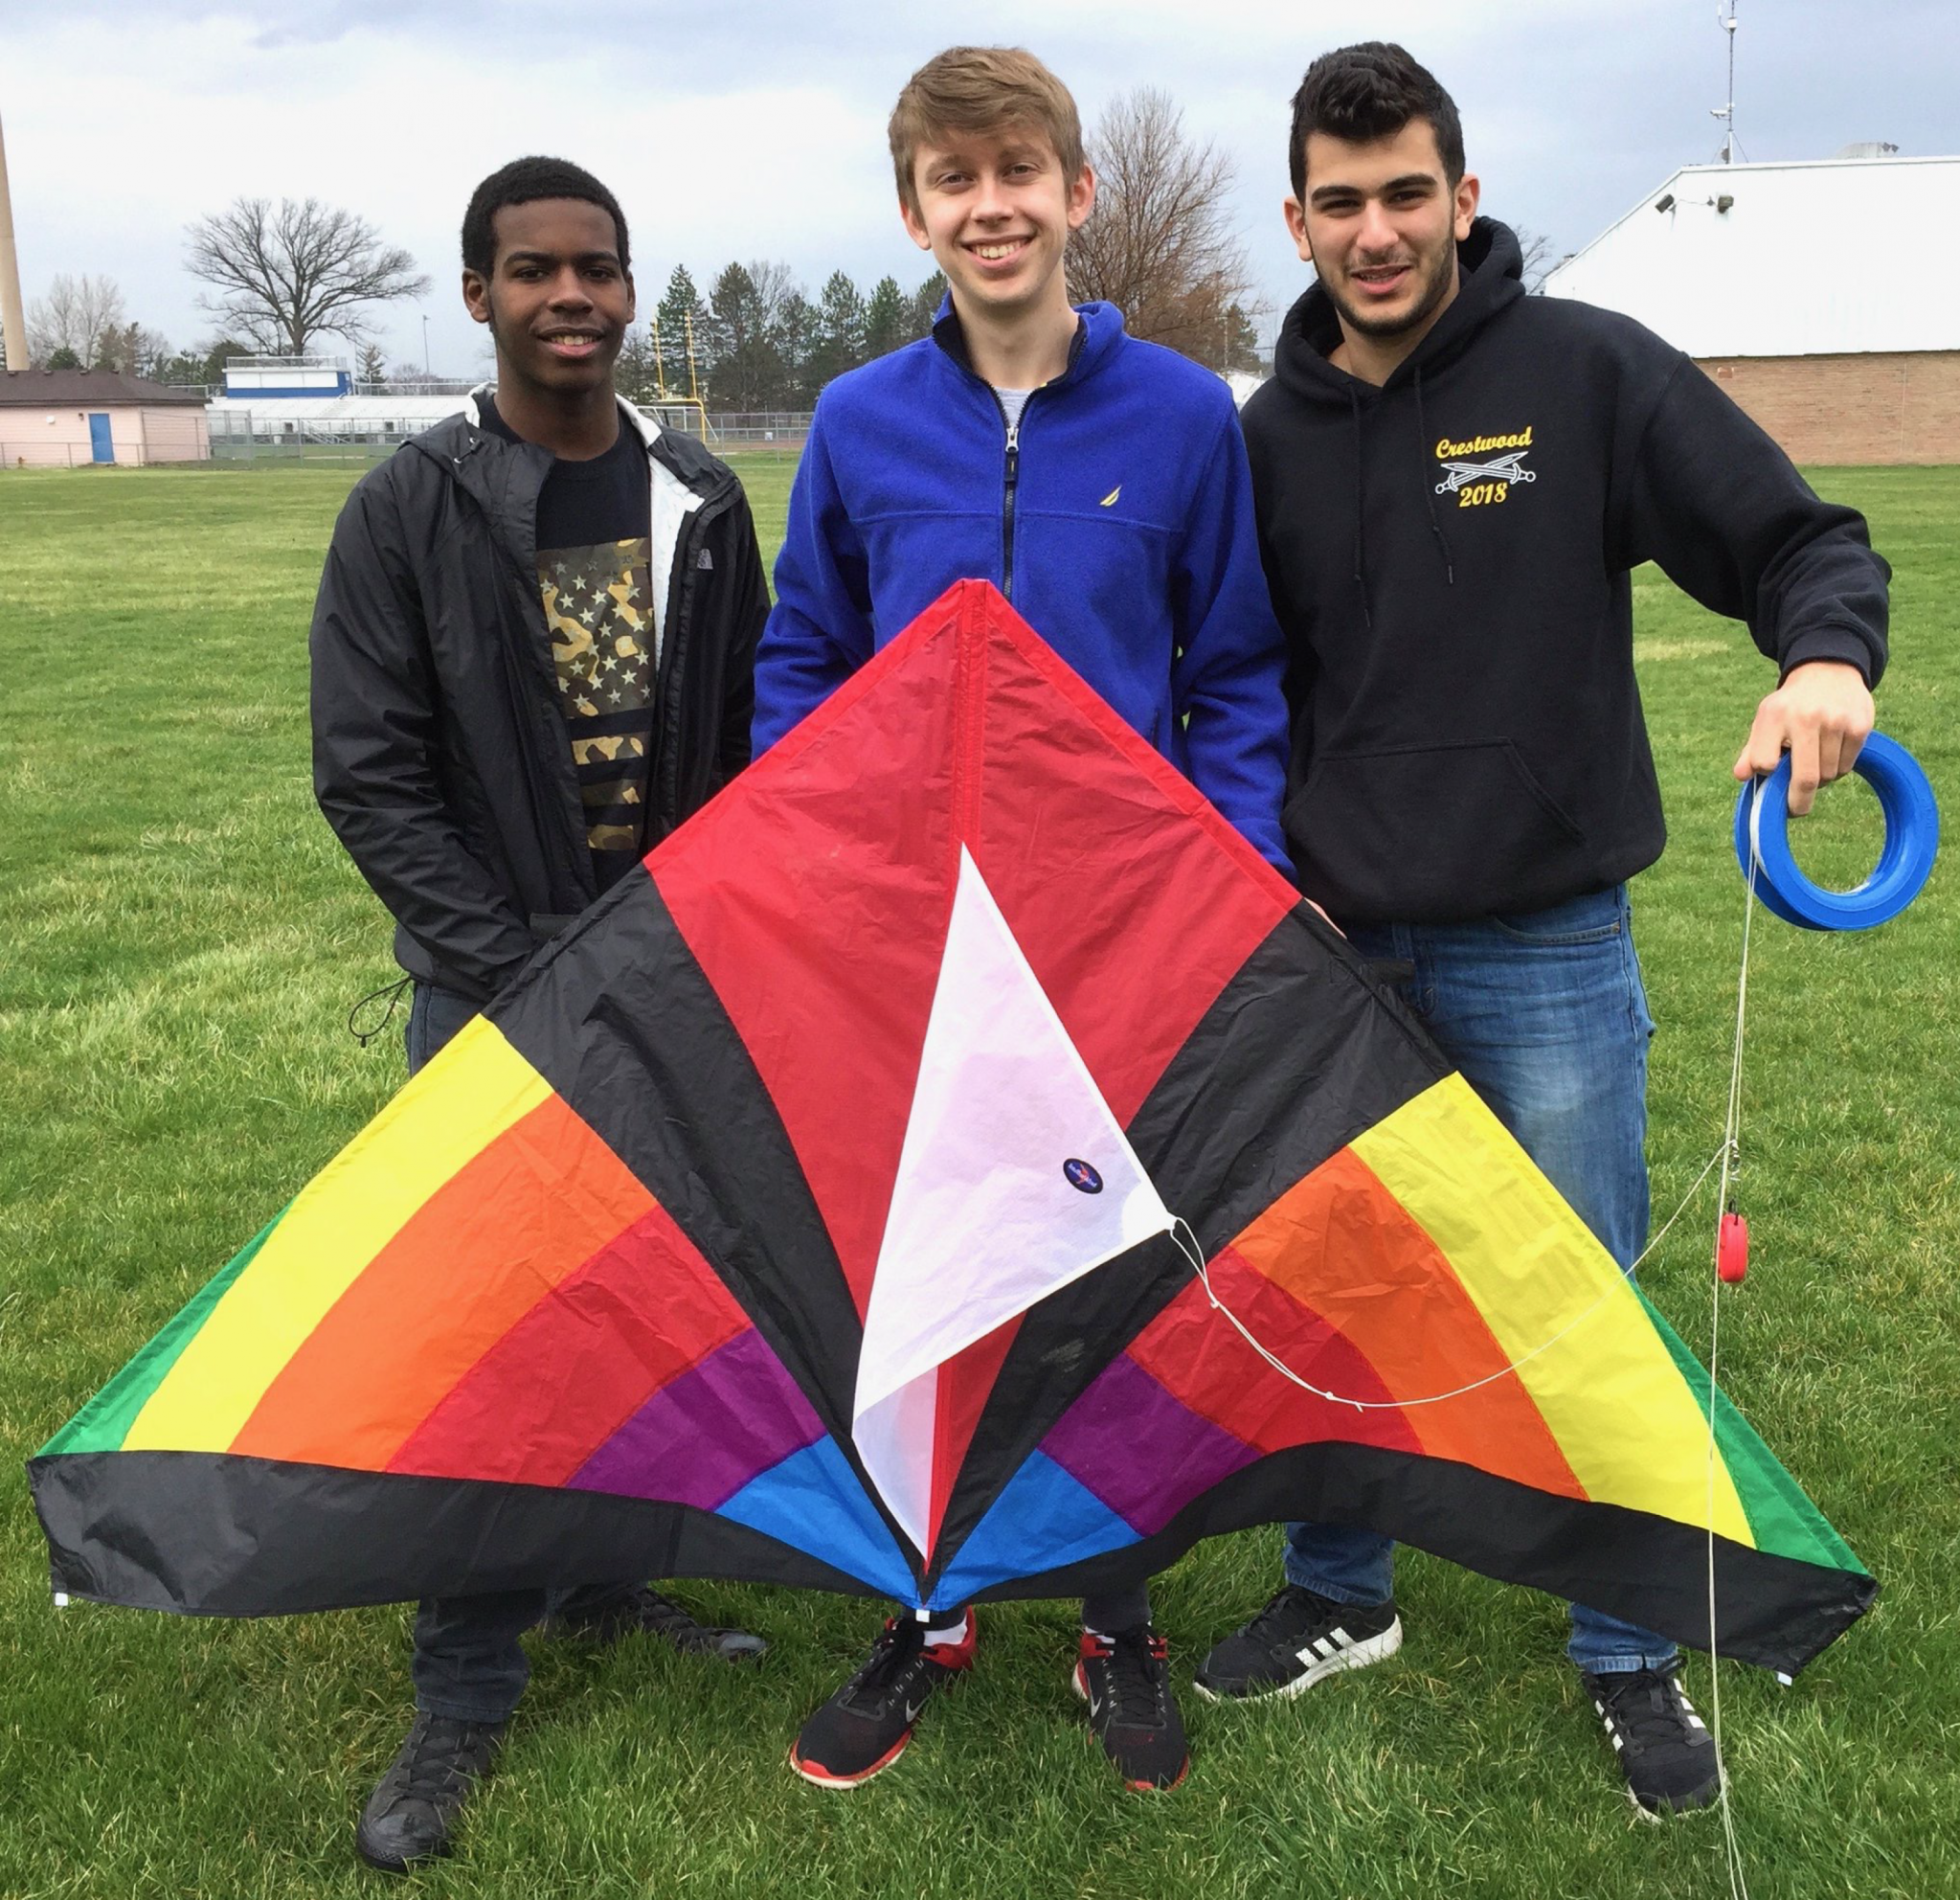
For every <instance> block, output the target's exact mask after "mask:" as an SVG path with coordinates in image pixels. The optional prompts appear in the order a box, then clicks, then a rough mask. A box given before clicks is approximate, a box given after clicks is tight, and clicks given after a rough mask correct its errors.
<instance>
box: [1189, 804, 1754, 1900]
mask: <svg viewBox="0 0 1960 1900" xmlns="http://www.w3.org/2000/svg"><path fill="white" fill-rule="evenodd" d="M1761 797H1762V781H1761V780H1757V782H1756V788H1755V799H1754V802H1753V803H1752V804H1751V807H1750V813H1749V826H1750V845H1751V849H1750V853H1749V867H1748V875H1747V878H1746V884H1745V889H1744V893H1743V940H1742V956H1741V960H1740V967H1739V969H1738V971H1737V976H1736V996H1735V1039H1734V1044H1733V1048H1732V1050H1731V1054H1730V1063H1729V1075H1728V1102H1727V1106H1726V1110H1725V1113H1724V1115H1723V1129H1722V1145H1721V1146H1720V1147H1719V1148H1718V1149H1717V1150H1716V1151H1715V1153H1714V1154H1712V1155H1711V1156H1709V1158H1708V1159H1707V1161H1705V1162H1704V1163H1703V1164H1702V1165H1701V1172H1700V1173H1699V1174H1697V1175H1696V1176H1695V1178H1694V1180H1693V1181H1692V1182H1691V1183H1690V1184H1689V1186H1688V1190H1687V1192H1686V1193H1685V1194H1683V1195H1682V1196H1681V1198H1680V1201H1679V1203H1678V1205H1677V1206H1676V1208H1675V1210H1674V1211H1673V1212H1672V1213H1671V1214H1669V1215H1668V1217H1667V1219H1666V1220H1665V1221H1663V1222H1662V1223H1661V1227H1660V1231H1659V1233H1656V1234H1655V1235H1654V1236H1653V1238H1652V1239H1650V1240H1649V1241H1648V1243H1647V1245H1646V1246H1645V1247H1643V1248H1642V1249H1641V1250H1640V1252H1639V1254H1638V1255H1635V1256H1634V1258H1633V1261H1632V1263H1631V1264H1630V1265H1628V1266H1627V1267H1626V1268H1625V1269H1624V1270H1623V1275H1624V1277H1625V1278H1632V1277H1633V1275H1634V1274H1635V1273H1636V1272H1637V1271H1638V1270H1639V1268H1640V1266H1641V1264H1642V1262H1644V1261H1645V1260H1646V1258H1647V1257H1648V1255H1650V1254H1653V1253H1654V1252H1655V1251H1656V1249H1657V1248H1658V1247H1659V1246H1660V1243H1661V1242H1662V1241H1663V1240H1665V1239H1666V1238H1667V1235H1668V1231H1669V1230H1670V1229H1671V1228H1672V1227H1673V1226H1674V1224H1675V1223H1676V1222H1677V1221H1678V1220H1679V1219H1680V1217H1681V1216H1682V1214H1684V1213H1686V1212H1687V1210H1688V1208H1689V1207H1690V1205H1691V1204H1692V1203H1693V1202H1694V1200H1695V1198H1696V1196H1697V1195H1699V1194H1700V1193H1701V1187H1702V1184H1703V1183H1704V1182H1705V1181H1706V1180H1707V1179H1708V1177H1709V1175H1710V1174H1712V1173H1714V1172H1715V1170H1716V1169H1717V1168H1718V1167H1719V1168H1720V1169H1721V1181H1720V1188H1719V1192H1718V1195H1717V1203H1716V1247H1715V1250H1714V1252H1713V1253H1712V1254H1711V1256H1710V1262H1709V1283H1710V1287H1711V1289H1712V1290H1711V1293H1710V1301H1709V1304H1710V1315H1709V1323H1708V1456H1707V1493H1706V1499H1705V1503H1704V1508H1703V1516H1704V1519H1705V1521H1706V1524H1707V1527H1708V1547H1707V1548H1708V1683H1709V1702H1708V1714H1709V1730H1708V1734H1709V1739H1710V1741H1711V1742H1712V1743H1713V1744H1714V1747H1715V1762H1716V1774H1717V1776H1718V1777H1719V1779H1718V1782H1717V1790H1718V1792H1717V1796H1716V1799H1717V1803H1718V1805H1719V1807H1720V1809H1721V1814H1722V1836H1723V1849H1724V1853H1725V1855H1726V1859H1727V1866H1728V1885H1729V1892H1730V1894H1731V1896H1732V1897H1733V1900H1748V1891H1749V1888H1748V1881H1747V1878H1746V1875H1745V1873H1744V1869H1743V1862H1742V1850H1741V1847H1740V1846H1739V1844H1738V1843H1737V1841H1736V1832H1735V1816H1734V1812H1733V1810H1732V1808H1731V1806H1730V1804H1729V1795H1728V1769H1727V1762H1726V1758H1725V1757H1724V1755H1723V1746H1722V1656H1721V1650H1720V1647H1719V1645H1718V1641H1717V1637H1716V1631H1717V1627H1718V1626H1717V1620H1716V1592H1715V1468H1716V1454H1717V1448H1718V1447H1717V1438H1716V1393H1717V1391H1718V1390H1719V1387H1718V1384H1717V1381H1718V1379H1719V1377H1720V1363H1719V1347H1720V1341H1721V1319H1722V1277H1721V1273H1720V1271H1719V1268H1720V1249H1721V1233H1722V1216H1723V1214H1724V1213H1726V1212H1727V1211H1729V1193H1730V1190H1731V1189H1732V1188H1733V1187H1734V1186H1735V1180H1736V1176H1737V1173H1738V1172H1739V1170H1740V1167H1741V1162H1742V1105H1743V1039H1744V1033H1745V1030H1746V1026H1747V1020H1748V999H1749V938H1750V925H1751V923H1752V922H1753V921H1754V918H1755V913H1756V868H1757V859H1756V854H1755V850H1754V844H1755V840H1756V836H1757V826H1758V825H1759V823H1760V817H1759V814H1760V810H1761ZM1170 1233H1171V1238H1172V1239H1173V1240H1174V1241H1175V1242H1176V1243H1177V1246H1178V1248H1179V1251H1180V1252H1182V1253H1183V1255H1184V1257H1185V1258H1186V1259H1187V1260H1189V1261H1190V1263H1191V1267H1192V1271H1193V1272H1194V1273H1195V1274H1196V1275H1197V1277H1198V1279H1199V1282H1200V1284H1202V1285H1203V1287H1204V1288H1205V1299H1206V1300H1208V1301H1210V1302H1211V1306H1212V1308H1213V1310H1214V1311H1215V1312H1217V1313H1219V1314H1221V1315H1222V1316H1223V1317H1224V1319H1225V1320H1226V1322H1227V1323H1228V1324H1229V1325H1230V1326H1231V1328H1232V1330H1233V1331H1234V1332H1236V1333H1237V1334H1238V1335H1239V1337H1240V1338H1241V1339H1242V1340H1244V1341H1245V1343H1246V1344H1247V1345H1248V1346H1250V1347H1251V1348H1252V1350H1253V1351H1254V1352H1255V1353H1257V1354H1258V1355H1259V1357H1260V1358H1261V1359H1262V1360H1264V1361H1265V1362H1266V1364H1267V1365H1268V1366H1270V1367H1271V1368H1273V1370H1274V1371H1275V1372H1277V1373H1278V1374H1279V1375H1280V1377H1281V1378H1283V1379H1285V1380H1286V1381H1287V1382H1288V1383H1289V1384H1290V1385H1294V1386H1297V1387H1298V1388H1299V1389H1300V1391H1304V1392H1310V1393H1312V1394H1313V1396H1314V1397H1316V1398H1318V1399H1323V1400H1325V1401H1326V1402H1327V1403H1328V1404H1330V1405H1341V1406H1348V1407H1351V1408H1352V1409H1353V1410H1354V1411H1356V1412H1406V1411H1408V1410H1409V1409H1410V1408H1411V1407H1414V1406H1418V1405H1441V1404H1443V1403H1444V1402H1445V1401H1447V1400H1450V1399H1456V1398H1462V1397H1464V1396H1465V1395H1466V1394H1468V1393H1470V1392H1474V1391H1479V1390H1480V1389H1481V1388H1483V1387H1485V1386H1488V1385H1494V1384H1495V1383H1496V1382H1497V1381H1498V1380H1499V1379H1506V1378H1510V1377H1511V1376H1513V1375H1514V1374H1515V1373H1516V1372H1518V1370H1519V1369H1520V1368H1522V1367H1524V1366H1526V1365H1528V1364H1529V1363H1530V1362H1531V1361H1532V1360H1534V1359H1536V1358H1537V1357H1538V1356H1539V1355H1540V1354H1541V1353H1543V1352H1548V1351H1550V1350H1551V1348H1552V1347H1553V1346H1556V1345H1558V1343H1559V1342H1560V1341H1561V1340H1562V1339H1564V1338H1565V1337H1566V1335H1567V1334H1568V1333H1570V1332H1572V1331H1573V1330H1574V1329H1575V1328H1577V1327H1579V1326H1581V1325H1583V1324H1584V1323H1586V1322H1587V1321H1588V1320H1589V1319H1590V1318H1591V1317H1592V1315H1593V1314H1594V1313H1596V1312H1598V1311H1599V1309H1600V1308H1601V1307H1602V1306H1604V1305H1605V1304H1606V1303H1607V1302H1608V1301H1610V1300H1611V1299H1612V1298H1613V1297H1614V1296H1615V1295H1616V1294H1617V1293H1618V1291H1619V1286H1618V1283H1617V1281H1615V1283H1614V1284H1612V1285H1610V1286H1609V1287H1608V1288H1607V1290H1606V1291H1605V1292H1604V1293H1602V1294H1601V1295H1600V1296H1599V1298H1598V1299H1597V1300H1595V1301H1592V1302H1591V1303H1590V1304H1589V1305H1588V1306H1586V1307H1584V1308H1582V1309H1581V1310H1580V1311H1579V1312H1578V1313H1576V1314H1574V1315H1573V1316H1572V1318H1571V1319H1569V1320H1568V1321H1566V1323H1565V1324H1564V1325H1563V1326H1561V1327H1560V1328H1559V1330H1558V1331H1557V1332H1555V1333H1554V1334H1552V1336H1551V1337H1550V1338H1549V1339H1547V1340H1544V1341H1543V1342H1542V1343H1541V1344H1540V1345H1538V1346H1533V1347H1532V1348H1531V1350H1530V1351H1529V1352H1526V1353H1522V1354H1521V1355H1520V1356H1519V1357H1518V1358H1516V1359H1514V1360H1512V1361H1510V1362H1509V1364H1507V1365H1504V1366H1501V1367H1499V1368H1498V1369H1497V1370H1496V1371H1495V1372H1489V1373H1486V1374H1485V1375H1484V1376H1483V1377H1482V1378H1480V1379H1473V1380H1471V1381H1470V1382H1469V1384H1467V1385H1462V1386H1457V1387H1455V1388H1453V1390H1452V1391H1446V1392H1431V1393H1430V1394H1428V1395H1426V1396H1424V1397H1421V1398H1404V1399H1363V1398H1353V1397H1350V1396H1349V1395H1348V1394H1346V1393H1344V1392H1336V1391H1327V1390H1326V1389H1325V1388H1324V1387H1321V1386H1317V1385H1315V1384H1314V1383H1313V1382H1312V1381H1311V1380H1308V1379H1303V1378H1301V1377H1300V1375H1299V1374H1298V1373H1297V1372H1295V1370H1294V1369H1293V1368H1292V1367H1290V1366H1288V1365H1287V1364H1286V1363H1285V1362H1284V1361H1283V1360H1281V1359H1279V1358H1278V1357H1276V1356H1275V1355H1274V1354H1273V1353H1272V1352H1270V1351H1268V1350H1267V1348H1266V1346H1264V1345H1262V1344H1261V1343H1260V1341H1259V1340H1258V1339H1257V1338H1256V1337H1254V1335H1253V1334H1252V1332H1251V1331H1250V1328H1249V1327H1248V1326H1247V1325H1246V1323H1245V1322H1244V1321H1242V1320H1241V1319H1240V1318H1239V1316H1238V1315H1237V1314H1236V1313H1234V1312H1233V1311H1232V1310H1231V1308H1230V1307H1229V1306H1228V1305H1227V1304H1226V1303H1225V1301H1223V1300H1221V1299H1220V1298H1219V1297H1218V1290H1217V1288H1215V1287H1214V1286H1213V1285H1212V1284H1211V1271H1210V1267H1209V1264H1208V1263H1207V1262H1206V1260H1205V1249H1204V1246H1203V1243H1202V1242H1201V1241H1200V1240H1199V1238H1198V1236H1197V1234H1196V1233H1193V1231H1192V1229H1191V1227H1190V1224H1189V1223H1188V1222H1187V1221H1185V1220H1183V1219H1182V1218H1180V1217H1178V1216H1176V1215H1173V1216H1172V1219H1171V1229H1170Z"/></svg>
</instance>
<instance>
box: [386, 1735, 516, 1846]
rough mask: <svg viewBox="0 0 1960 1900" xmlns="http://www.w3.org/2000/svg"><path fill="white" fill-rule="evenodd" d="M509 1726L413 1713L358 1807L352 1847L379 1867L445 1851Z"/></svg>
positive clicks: (494, 1757)
mask: <svg viewBox="0 0 1960 1900" xmlns="http://www.w3.org/2000/svg"><path fill="white" fill-rule="evenodd" d="M507 1727H508V1724H507V1723H503V1722H453V1721H451V1720H450V1719H449V1717H448V1716H446V1715H428V1714H417V1716H416V1719H415V1722H414V1725H413V1726H412V1727H411V1728H410V1730H409V1731H408V1739H407V1741H405V1742H403V1743H402V1745H401V1749H400V1752H399V1753H397V1754H396V1755H395V1757H394V1761H393V1763H391V1764H390V1766H389V1770H388V1773H387V1774H386V1775H384V1776H382V1777H381V1779H380V1781H379V1782H378V1783H377V1784H376V1786H375V1789H374V1792H373V1793H372V1795H370V1796H369V1797H368V1805H367V1806H366V1807H364V1808H363V1809H362V1810H361V1819H360V1822H359V1824H358V1825H357V1826H356V1827H355V1829H354V1851H355V1852H356V1853H357V1854H359V1855H360V1857H361V1858H362V1860H364V1861H366V1862H367V1864H368V1865H369V1866H371V1867H379V1868H380V1869H381V1870H382V1872H384V1873H406V1872H407V1871H408V1869H409V1868H410V1867H412V1866H415V1865H416V1864H417V1862H418V1861H427V1860H433V1859H434V1858H435V1856H436V1855H438V1854H446V1853H447V1852H448V1851H449V1837H450V1835H451V1834H452V1833H453V1832H454V1831H455V1827H456V1818H457V1816H458V1815H460V1814H461V1813H462V1808H463V1803H464V1802H465V1801H467V1800H468V1799H469V1798H470V1796H471V1795H472V1794H473V1793H474V1792H475V1791H476V1785H477V1783H478V1782H479V1781H481V1780H482V1779H483V1778H484V1776H485V1775H487V1774H488V1773H489V1772H490V1764H491V1762H493V1761H494V1760H495V1759H496V1758H497V1750H498V1748H499V1747H500V1746H501V1745H502V1743H503V1740H504V1730H505V1729H506V1728H507Z"/></svg>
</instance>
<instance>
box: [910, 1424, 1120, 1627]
mask: <svg viewBox="0 0 1960 1900" xmlns="http://www.w3.org/2000/svg"><path fill="white" fill-rule="evenodd" d="M1139 1541H1140V1539H1139V1537H1138V1532H1137V1529H1136V1528H1135V1527H1134V1526H1132V1525H1131V1524H1129V1523H1127V1522H1126V1521H1125V1520H1124V1519H1122V1518H1120V1517H1118V1516H1117V1515H1116V1514H1115V1511H1113V1510H1111V1509H1110V1507H1109V1506H1108V1505H1107V1504H1104V1503H1103V1501H1102V1500H1101V1499H1100V1498H1098V1497H1097V1496H1096V1495H1095V1493H1094V1492H1093V1491H1092V1490H1090V1489H1089V1488H1088V1487H1087V1486H1086V1485H1083V1484H1080V1483H1078V1482H1076V1481H1075V1480H1074V1479H1073V1478H1071V1477H1070V1475H1069V1474H1068V1473H1067V1472H1066V1471H1064V1470H1063V1469H1062V1467H1061V1466H1060V1465H1059V1464H1057V1463H1056V1462H1055V1461H1054V1459H1051V1458H1049V1457H1048V1456H1047V1455H1046V1454H1044V1453H1042V1452H1034V1453H1031V1454H1030V1455H1029V1457H1028V1460H1027V1462H1026V1463H1025V1464H1024V1465H1023V1466H1022V1467H1021V1469H1020V1470H1019V1471H1017V1472H1016V1473H1015V1474H1014V1476H1013V1477H1012V1478H1010V1479H1009V1480H1008V1481H1007V1488H1006V1489H1005V1490H1003V1492H1002V1493H1001V1495H1000V1496H999V1497H998V1498H996V1499H995V1500H994V1503H993V1507H992V1508H991V1509H990V1510H989V1511H988V1512H987V1514H986V1516H985V1517H983V1518H981V1519H980V1523H979V1524H978V1525H976V1526H975V1527H974V1532H973V1535H972V1536H971V1537H969V1538H968V1539H967V1540H966V1542H965V1543H964V1544H963V1545H961V1546H960V1549H959V1554H958V1555H957V1557H955V1558H954V1560H953V1562H952V1564H951V1566H950V1567H949V1568H948V1569H947V1572H946V1573H945V1575H944V1576H942V1577H941V1578H940V1579H939V1581H938V1583H937V1585H936V1586H935V1589H934V1591H933V1601H932V1604H931V1607H932V1608H933V1609H935V1610H950V1609H951V1608H952V1607H953V1606H954V1605H955V1604H957V1603H963V1602H965V1601H966V1599H967V1598H968V1597H969V1596H971V1595H973V1594H974V1592H975V1591H977V1590H984V1589H985V1588H986V1586H987V1585H988V1584H990V1583H999V1582H1001V1581H1002V1580H1003V1578H1005V1577H1011V1576H1030V1575H1033V1574H1034V1573H1036V1572H1041V1571H1051V1570H1055V1569H1057V1568H1059V1567H1060V1566H1061V1565H1063V1564H1073V1563H1079V1562H1081V1560H1082V1559H1083V1558H1085V1557H1096V1556H1100V1555H1101V1554H1102V1553H1103V1552H1104V1551H1105V1550H1117V1549H1121V1548H1122V1547H1123V1546H1124V1545H1125V1544H1135V1543H1138V1542H1139Z"/></svg>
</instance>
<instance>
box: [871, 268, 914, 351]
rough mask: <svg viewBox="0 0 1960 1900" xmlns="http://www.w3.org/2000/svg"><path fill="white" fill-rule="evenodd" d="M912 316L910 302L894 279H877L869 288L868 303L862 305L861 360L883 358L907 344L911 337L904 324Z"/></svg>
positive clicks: (907, 327) (906, 323)
mask: <svg viewBox="0 0 1960 1900" xmlns="http://www.w3.org/2000/svg"><path fill="white" fill-rule="evenodd" d="M911 316H912V306H911V302H910V300H909V299H908V298H907V296H906V294H905V292H904V291H902V290H901V289H899V287H898V280H897V279H896V278H895V277H881V278H880V279H879V280H878V282H877V283H876V284H874V285H873V286H872V289H871V296H870V301H869V302H868V303H867V304H866V305H865V360H866V361H867V363H868V362H869V361H870V360H871V359H872V358H873V357H874V356H883V355H886V354H887V353H889V352H890V351H893V350H896V349H898V348H899V346H900V345H901V344H906V343H910V342H911V341H912V336H911V333H910V328H909V322H908V320H909V319H910V318H911Z"/></svg>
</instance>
